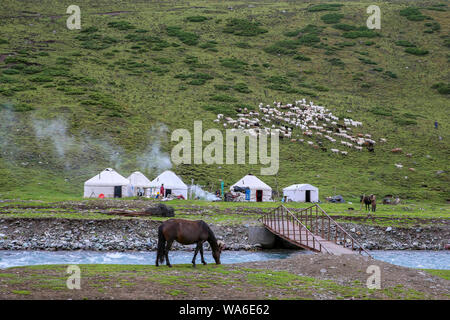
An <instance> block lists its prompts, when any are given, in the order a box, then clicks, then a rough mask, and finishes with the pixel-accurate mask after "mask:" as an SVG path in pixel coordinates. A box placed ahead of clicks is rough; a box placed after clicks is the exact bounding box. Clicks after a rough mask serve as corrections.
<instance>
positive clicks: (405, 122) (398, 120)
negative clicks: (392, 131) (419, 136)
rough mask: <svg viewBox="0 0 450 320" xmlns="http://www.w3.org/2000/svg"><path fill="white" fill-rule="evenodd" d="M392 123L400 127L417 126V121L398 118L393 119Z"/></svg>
mask: <svg viewBox="0 0 450 320" xmlns="http://www.w3.org/2000/svg"><path fill="white" fill-rule="evenodd" d="M392 121H393V122H394V123H396V124H398V125H401V126H410V125H416V124H417V121H415V120H412V119H403V118H398V117H395V118H394V119H393V120H392Z"/></svg>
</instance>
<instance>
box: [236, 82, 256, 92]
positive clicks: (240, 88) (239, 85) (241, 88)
mask: <svg viewBox="0 0 450 320" xmlns="http://www.w3.org/2000/svg"><path fill="white" fill-rule="evenodd" d="M233 89H234V90H236V91H237V92H240V93H250V92H252V91H251V90H250V89H249V88H248V86H247V84H245V83H243V82H241V83H237V84H235V85H234V86H233Z"/></svg>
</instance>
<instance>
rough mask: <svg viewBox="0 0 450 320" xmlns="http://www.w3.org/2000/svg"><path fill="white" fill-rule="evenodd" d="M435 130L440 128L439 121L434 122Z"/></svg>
mask: <svg viewBox="0 0 450 320" xmlns="http://www.w3.org/2000/svg"><path fill="white" fill-rule="evenodd" d="M434 128H435V129H437V128H438V122H437V120H436V121H435V122H434Z"/></svg>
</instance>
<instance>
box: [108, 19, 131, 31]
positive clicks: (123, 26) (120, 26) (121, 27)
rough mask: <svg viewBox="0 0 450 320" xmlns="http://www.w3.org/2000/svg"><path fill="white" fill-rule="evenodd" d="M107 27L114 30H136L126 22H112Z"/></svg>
mask: <svg viewBox="0 0 450 320" xmlns="http://www.w3.org/2000/svg"><path fill="white" fill-rule="evenodd" d="M108 27H111V28H115V29H118V30H131V29H136V27H135V26H133V25H132V24H131V23H129V22H128V21H112V22H109V23H108Z"/></svg>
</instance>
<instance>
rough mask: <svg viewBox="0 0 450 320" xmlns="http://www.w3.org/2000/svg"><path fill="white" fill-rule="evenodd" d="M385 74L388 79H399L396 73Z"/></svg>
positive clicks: (386, 72) (388, 72) (387, 72)
mask: <svg viewBox="0 0 450 320" xmlns="http://www.w3.org/2000/svg"><path fill="white" fill-rule="evenodd" d="M384 74H385V75H387V76H388V77H391V78H394V79H396V78H397V75H396V74H395V73H393V72H392V71H385V72H384Z"/></svg>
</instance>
